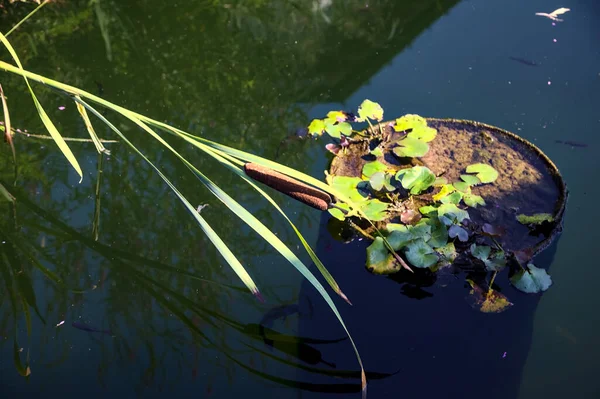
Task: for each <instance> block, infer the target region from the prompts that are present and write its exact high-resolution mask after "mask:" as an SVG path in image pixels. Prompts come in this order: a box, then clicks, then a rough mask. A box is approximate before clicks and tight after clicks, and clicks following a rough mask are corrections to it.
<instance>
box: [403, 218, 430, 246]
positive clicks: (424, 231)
mask: <svg viewBox="0 0 600 399" xmlns="http://www.w3.org/2000/svg"><path fill="white" fill-rule="evenodd" d="M406 227H407V228H408V231H410V233H411V234H412V235H413V237H414V238H415V239H418V238H420V239H422V240H423V241H429V240H430V239H431V226H430V225H429V224H428V223H426V220H421V221H420V222H419V223H417V224H416V225H414V226H406Z"/></svg>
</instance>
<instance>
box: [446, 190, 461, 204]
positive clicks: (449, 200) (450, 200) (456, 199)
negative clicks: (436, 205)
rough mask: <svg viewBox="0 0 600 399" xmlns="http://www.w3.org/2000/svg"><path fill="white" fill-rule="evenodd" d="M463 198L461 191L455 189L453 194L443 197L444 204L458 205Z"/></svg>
mask: <svg viewBox="0 0 600 399" xmlns="http://www.w3.org/2000/svg"><path fill="white" fill-rule="evenodd" d="M462 198H463V194H462V193H461V192H460V191H455V192H453V193H452V194H450V195H448V196H446V197H444V198H442V200H441V202H442V204H454V205H458V204H459V203H460V200H461V199H462Z"/></svg>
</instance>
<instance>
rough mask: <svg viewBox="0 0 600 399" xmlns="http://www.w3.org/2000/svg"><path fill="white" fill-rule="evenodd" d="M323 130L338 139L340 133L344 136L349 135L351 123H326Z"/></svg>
mask: <svg viewBox="0 0 600 399" xmlns="http://www.w3.org/2000/svg"><path fill="white" fill-rule="evenodd" d="M325 131H326V132H327V134H328V135H330V136H331V137H333V138H336V139H339V138H340V137H341V135H342V134H343V135H344V136H349V135H350V133H352V125H350V124H349V123H348V122H341V123H339V122H338V123H336V124H331V123H326V124H325Z"/></svg>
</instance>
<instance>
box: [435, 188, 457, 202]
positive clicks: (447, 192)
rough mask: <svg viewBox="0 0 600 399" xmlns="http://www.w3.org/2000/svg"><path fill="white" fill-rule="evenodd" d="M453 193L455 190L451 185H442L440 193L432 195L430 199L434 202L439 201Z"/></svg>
mask: <svg viewBox="0 0 600 399" xmlns="http://www.w3.org/2000/svg"><path fill="white" fill-rule="evenodd" d="M454 191H456V189H455V188H454V186H453V185H452V184H444V185H442V188H441V189H440V191H439V192H438V193H437V194H434V195H433V197H432V198H433V200H434V201H441V200H442V198H444V197H446V196H447V195H450V194H452V193H453V192H454Z"/></svg>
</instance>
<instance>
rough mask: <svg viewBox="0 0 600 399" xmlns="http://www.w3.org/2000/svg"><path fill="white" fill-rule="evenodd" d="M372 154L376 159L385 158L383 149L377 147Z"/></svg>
mask: <svg viewBox="0 0 600 399" xmlns="http://www.w3.org/2000/svg"><path fill="white" fill-rule="evenodd" d="M370 154H371V155H374V156H376V157H381V156H383V150H382V149H381V147H375V148H374V149H373V150H371V152H370Z"/></svg>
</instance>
